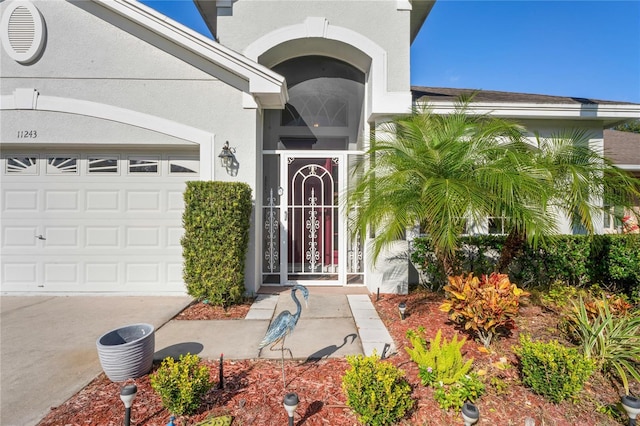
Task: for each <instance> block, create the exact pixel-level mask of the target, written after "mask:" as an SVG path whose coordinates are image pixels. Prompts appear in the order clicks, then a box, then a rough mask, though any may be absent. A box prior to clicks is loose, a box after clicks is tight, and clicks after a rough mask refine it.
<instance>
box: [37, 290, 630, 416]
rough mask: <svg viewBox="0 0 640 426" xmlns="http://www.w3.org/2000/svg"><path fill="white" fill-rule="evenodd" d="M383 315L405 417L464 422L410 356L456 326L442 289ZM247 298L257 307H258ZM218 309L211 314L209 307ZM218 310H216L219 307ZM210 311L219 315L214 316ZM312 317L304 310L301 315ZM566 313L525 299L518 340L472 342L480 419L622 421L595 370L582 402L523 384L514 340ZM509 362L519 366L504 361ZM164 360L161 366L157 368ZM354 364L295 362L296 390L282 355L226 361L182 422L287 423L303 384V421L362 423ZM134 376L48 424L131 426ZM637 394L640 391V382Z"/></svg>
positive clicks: (150, 411)
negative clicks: (480, 376)
mask: <svg viewBox="0 0 640 426" xmlns="http://www.w3.org/2000/svg"><path fill="white" fill-rule="evenodd" d="M372 300H373V301H374V304H375V305H376V308H377V309H378V312H379V314H380V317H381V318H382V320H383V321H384V322H385V324H386V325H387V327H388V328H389V332H390V333H391V335H392V336H393V338H394V340H395V342H396V345H397V347H398V348H399V350H398V353H397V354H395V355H392V356H391V357H390V358H389V361H390V362H392V363H393V364H395V365H397V366H399V367H400V368H402V369H403V370H404V371H405V372H406V375H407V378H408V380H409V382H410V383H411V384H412V386H413V387H414V392H413V395H414V397H415V399H416V400H417V404H416V408H415V410H414V411H413V412H412V413H411V416H410V417H408V418H407V419H405V420H404V421H403V422H402V423H401V424H403V425H454V424H462V420H461V417H460V415H459V414H457V413H454V412H453V411H450V412H445V411H442V410H441V409H440V408H439V407H438V405H437V403H436V402H435V400H434V399H433V390H432V389H430V388H426V387H424V386H422V385H421V384H420V381H419V378H418V368H417V366H416V365H415V364H414V363H413V362H411V361H410V359H409V356H408V355H407V353H406V352H405V351H404V349H403V348H404V347H405V346H407V345H408V340H407V339H406V336H405V334H406V331H407V329H409V328H413V329H415V328H417V327H419V326H422V327H424V328H425V329H426V332H427V336H428V337H433V336H435V333H436V331H437V330H438V329H442V330H443V335H444V336H446V337H447V338H450V337H451V336H453V334H454V333H455V332H456V330H455V327H454V326H453V325H452V324H450V323H449V321H448V320H447V316H446V315H445V314H444V313H442V312H440V311H439V309H438V306H439V304H440V303H441V296H437V295H433V294H430V293H426V292H421V291H418V292H415V293H412V294H410V295H408V296H391V295H384V296H382V297H381V298H380V300H378V301H376V297H375V296H372ZM400 301H405V302H406V303H407V306H408V312H409V315H408V317H407V318H406V320H405V321H401V320H400V318H399V315H398V310H397V306H398V303H399V302H400ZM199 305H202V304H192V305H191V306H189V307H188V308H187V309H186V310H185V311H184V312H183V313H181V314H180V315H179V316H178V318H179V319H185V320H189V319H220V318H229V319H238V318H243V317H244V315H245V314H246V311H244V313H243V308H238V309H235V308H234V309H230V310H227V311H224V310H216V309H214V310H210V309H208V308H211V306H204V307H203V306H199ZM248 306H249V305H247V310H248ZM205 311H206V312H208V314H206V313H203V312H205ZM214 311H215V312H214ZM207 315H209V316H207ZM301 321H304V314H303V316H302V318H301ZM557 321H558V319H557V315H555V314H554V313H553V312H550V311H546V310H544V309H542V308H540V307H538V306H534V305H526V304H525V305H523V306H522V307H521V314H520V316H519V318H518V321H517V327H518V328H517V329H516V330H514V331H513V333H512V335H511V336H509V337H508V338H502V339H500V340H498V341H497V342H496V343H495V344H494V345H493V346H492V348H491V351H490V352H489V351H485V350H484V348H483V347H482V346H481V345H479V344H478V343H476V342H473V341H469V342H467V343H466V344H465V347H464V348H465V350H466V356H468V357H473V358H474V359H475V362H474V369H475V370H476V371H479V370H484V372H485V373H486V374H485V377H486V381H485V382H486V383H485V384H487V386H486V388H487V391H486V393H485V395H483V396H482V397H481V398H480V400H479V401H477V405H478V407H479V409H480V421H479V422H478V423H477V424H478V425H485V426H503V425H504V426H506V425H522V424H524V419H525V417H532V418H534V419H535V420H536V425H538V426H540V425H545V426H569V425H576V424H581V425H593V426H595V425H600V426H605V425H619V424H620V423H618V422H616V421H614V420H612V419H611V418H609V417H607V416H606V415H604V414H600V413H598V412H597V408H598V407H600V406H603V405H606V404H614V403H616V402H618V401H619V395H620V389H618V388H616V387H614V386H613V385H612V384H611V383H610V382H609V381H607V380H605V379H603V378H602V377H601V376H599V375H595V376H594V377H592V379H591V380H590V381H589V382H588V383H587V385H586V387H585V389H584V390H583V391H582V392H581V393H580V395H579V399H578V402H576V403H572V402H568V401H565V402H562V403H560V404H552V403H550V402H547V401H545V400H544V399H543V398H542V397H540V396H538V395H535V394H533V393H532V392H531V391H529V390H528V389H527V388H525V387H523V386H522V385H521V384H520V383H519V379H518V372H517V359H516V358H515V356H514V355H513V352H512V350H511V347H512V346H513V345H516V344H518V335H519V333H520V332H526V333H530V334H531V335H532V336H534V338H536V339H550V338H555V339H559V338H561V334H560V333H559V332H558V329H557ZM501 359H502V363H504V361H505V360H506V362H507V363H508V364H509V368H506V369H503V368H499V367H500V362H501ZM206 362H207V364H208V365H210V367H211V376H212V378H213V379H214V380H215V381H216V382H217V381H218V367H219V361H218V360H209V361H206ZM155 368H157V365H156V366H154V369H155ZM347 368H348V364H347V363H346V361H345V360H344V359H331V360H325V361H320V362H317V363H311V364H305V363H302V362H300V361H287V362H286V377H287V388H286V389H285V388H284V386H283V382H282V370H281V366H280V363H279V362H276V361H266V360H247V361H227V360H225V361H224V388H223V389H217V388H214V389H213V390H212V391H210V392H209V393H208V394H207V395H206V397H205V400H204V401H203V403H202V406H201V409H200V411H199V412H198V413H197V414H195V415H193V416H188V417H187V416H184V417H181V418H179V419H178V420H177V421H176V425H193V424H196V423H197V422H199V421H201V420H204V419H205V418H207V417H209V416H211V415H225V414H230V415H231V416H233V418H234V420H233V425H234V426H238V425H274V424H286V423H287V417H286V413H285V411H284V409H283V407H282V398H283V396H284V394H285V393H286V392H297V393H298V395H299V396H300V399H301V401H300V405H299V406H298V410H297V411H296V422H295V424H296V425H298V426H301V425H305V426H314V425H331V426H341V425H358V424H359V423H358V421H357V419H356V416H355V415H354V414H353V413H352V412H351V410H350V409H349V408H348V407H346V406H345V397H344V395H343V393H342V390H341V382H342V376H343V374H344V371H345V370H346V369H347ZM492 377H498V378H500V379H501V380H502V382H503V383H505V384H507V385H508V386H507V387H506V389H502V390H498V389H496V388H495V387H493V386H491V385H489V384H488V383H489V381H490V380H489V379H490V378H492ZM126 383H135V384H136V385H137V386H138V395H137V397H136V399H135V401H134V405H133V409H132V425H159V426H164V425H166V424H167V422H168V420H169V417H170V413H169V412H168V411H167V410H165V409H163V408H162V405H161V402H160V398H159V396H157V395H156V394H155V392H154V391H153V390H152V389H151V387H150V385H149V376H148V375H147V376H144V377H142V378H139V379H136V380H129V381H128V382H126ZM123 384H125V383H112V382H110V381H109V379H107V378H106V376H105V375H104V374H101V375H100V376H98V377H97V378H96V379H95V380H93V381H92V382H91V383H90V384H89V385H88V386H87V387H86V388H84V389H83V390H82V391H81V392H79V393H78V394H76V395H75V396H73V397H72V398H71V399H70V400H68V401H67V402H65V403H64V404H62V405H61V406H59V407H54V408H52V409H51V411H50V413H49V414H48V415H47V416H46V417H45V418H44V419H43V420H42V421H41V422H40V423H39V425H40V426H45V425H56V426H57V425H114V426H115V425H121V424H122V419H123V411H124V410H123V405H122V403H121V401H120V399H119V389H120V387H121V386H122V385H123ZM635 386H636V387H634V392H635V393H636V394H637V392H638V390H640V389H638V388H637V384H636V385H635Z"/></svg>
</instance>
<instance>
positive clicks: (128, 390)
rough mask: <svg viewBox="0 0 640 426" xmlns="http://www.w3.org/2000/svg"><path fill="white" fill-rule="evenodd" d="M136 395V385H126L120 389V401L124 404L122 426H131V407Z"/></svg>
mask: <svg viewBox="0 0 640 426" xmlns="http://www.w3.org/2000/svg"><path fill="white" fill-rule="evenodd" d="M137 393H138V387H137V386H136V385H126V386H123V387H122V388H121V389H120V399H121V400H122V403H123V404H124V426H130V425H131V406H132V405H133V400H134V399H135V397H136V394H137Z"/></svg>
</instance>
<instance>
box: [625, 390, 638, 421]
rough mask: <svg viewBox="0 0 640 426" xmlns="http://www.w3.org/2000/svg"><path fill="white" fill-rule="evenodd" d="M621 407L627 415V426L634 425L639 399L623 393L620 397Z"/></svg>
mask: <svg viewBox="0 0 640 426" xmlns="http://www.w3.org/2000/svg"><path fill="white" fill-rule="evenodd" d="M622 408H624V411H626V412H627V415H628V416H629V426H636V417H638V414H640V399H638V398H636V397H635V396H631V395H625V396H623V397H622Z"/></svg>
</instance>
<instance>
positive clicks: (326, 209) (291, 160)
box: [286, 157, 340, 284]
mask: <svg viewBox="0 0 640 426" xmlns="http://www.w3.org/2000/svg"><path fill="white" fill-rule="evenodd" d="M287 163H288V166H287V182H288V188H287V224H288V226H287V230H286V232H287V255H288V264H287V274H288V275H287V281H288V282H293V281H301V280H318V281H322V282H325V281H326V282H327V284H328V283H329V281H331V282H337V281H338V274H339V272H340V271H339V259H340V256H339V253H338V247H339V241H338V237H339V232H338V230H339V215H338V205H339V203H338V194H339V188H340V187H339V182H338V168H339V167H340V161H339V158H337V157H336V158H296V157H288V158H287Z"/></svg>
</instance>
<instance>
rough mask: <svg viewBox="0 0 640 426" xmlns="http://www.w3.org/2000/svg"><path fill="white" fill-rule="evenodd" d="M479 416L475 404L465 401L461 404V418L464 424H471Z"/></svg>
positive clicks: (475, 421)
mask: <svg viewBox="0 0 640 426" xmlns="http://www.w3.org/2000/svg"><path fill="white" fill-rule="evenodd" d="M479 418H480V411H478V407H476V406H475V405H473V404H471V403H469V402H465V403H464V405H463V406H462V420H464V426H471V425H474V424H476V423H477V422H478V419H479Z"/></svg>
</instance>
